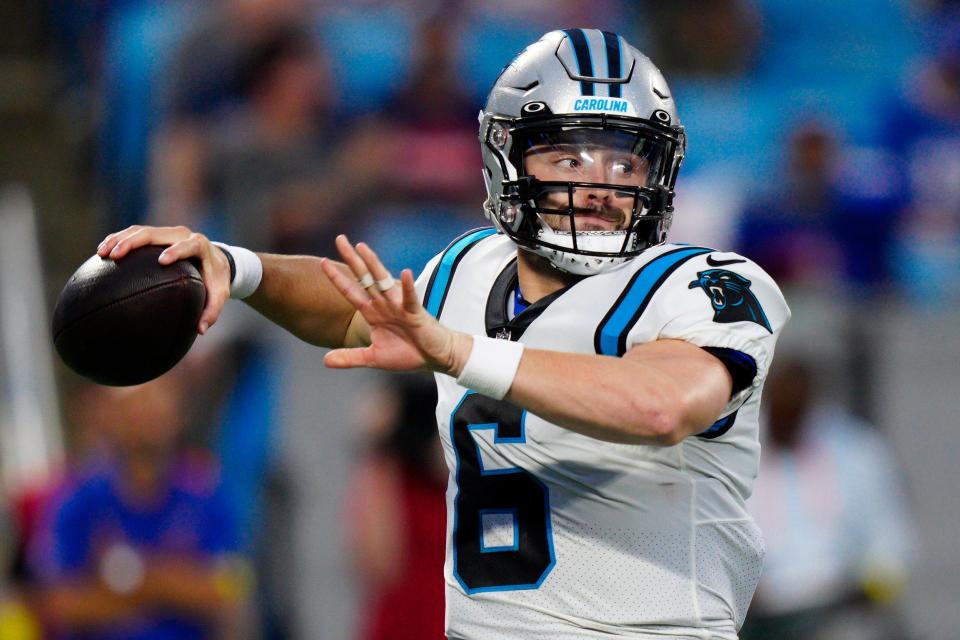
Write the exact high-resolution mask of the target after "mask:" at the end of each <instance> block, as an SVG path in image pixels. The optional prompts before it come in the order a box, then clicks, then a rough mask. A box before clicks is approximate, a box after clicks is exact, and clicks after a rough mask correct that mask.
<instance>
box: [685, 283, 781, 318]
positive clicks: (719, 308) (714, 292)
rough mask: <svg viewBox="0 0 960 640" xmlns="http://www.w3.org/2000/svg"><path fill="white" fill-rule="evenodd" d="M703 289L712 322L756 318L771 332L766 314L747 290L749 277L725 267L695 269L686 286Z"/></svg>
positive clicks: (748, 289) (748, 288)
mask: <svg viewBox="0 0 960 640" xmlns="http://www.w3.org/2000/svg"><path fill="white" fill-rule="evenodd" d="M697 287H699V288H701V289H703V292H704V293H706V294H707V297H708V298H710V304H712V305H713V321H714V322H741V321H744V320H745V321H747V322H756V323H757V324H758V325H760V326H761V327H763V328H764V329H766V330H767V331H769V332H770V333H773V329H771V328H770V322H769V321H768V320H767V314H765V313H764V312H763V308H762V307H761V306H760V302H759V301H758V300H757V297H756V296H755V295H753V292H752V291H750V281H749V280H747V279H746V278H744V277H743V276H741V275H738V274H736V273H734V272H732V271H727V270H726V269H708V270H706V271H700V272H699V273H697V279H696V280H694V281H693V282H691V283H690V285H689V287H688V288H689V289H696V288H697Z"/></svg>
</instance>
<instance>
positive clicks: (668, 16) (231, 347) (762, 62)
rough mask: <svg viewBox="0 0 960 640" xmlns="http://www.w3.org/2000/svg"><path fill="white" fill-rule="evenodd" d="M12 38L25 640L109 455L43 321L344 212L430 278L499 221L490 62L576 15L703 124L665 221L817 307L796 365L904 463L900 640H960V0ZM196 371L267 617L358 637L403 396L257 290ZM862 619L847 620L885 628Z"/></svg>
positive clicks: (192, 423)
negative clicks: (135, 269) (43, 582)
mask: <svg viewBox="0 0 960 640" xmlns="http://www.w3.org/2000/svg"><path fill="white" fill-rule="evenodd" d="M0 25H2V26H0V33H2V37H0V305H2V306H0V311H2V313H0V331H2V332H0V336H2V338H0V340H2V354H3V355H2V357H0V453H2V456H0V465H2V471H3V476H2V477H3V484H2V487H3V491H4V494H3V495H4V497H3V502H0V513H2V517H0V523H2V524H0V527H2V529H0V550H2V553H0V559H2V560H3V561H4V563H3V569H4V573H3V574H0V603H2V605H0V611H3V612H6V613H2V614H0V637H18V636H17V635H13V636H3V633H4V631H3V630H4V629H7V633H11V632H10V631H9V630H10V629H20V630H21V631H22V630H23V629H26V628H28V627H29V625H28V624H27V622H25V619H24V618H23V609H19V608H18V605H19V604H22V603H24V602H26V603H29V602H30V598H29V596H30V595H31V594H32V593H34V592H33V591H32V589H34V588H35V587H36V583H37V580H38V579H37V578H36V576H35V575H34V573H33V572H32V571H31V566H32V562H33V561H32V560H31V559H30V558H31V553H32V552H31V548H32V545H33V544H35V543H34V542H33V541H32V537H37V536H42V533H43V530H44V526H46V525H45V522H46V521H47V520H46V518H47V516H45V514H46V513H48V512H49V511H50V510H51V509H54V508H55V507H54V506H52V505H51V503H52V502H55V500H54V499H53V498H50V497H49V496H50V495H52V494H54V493H55V490H52V489H51V487H52V486H56V485H57V484H58V483H62V482H65V480H64V478H65V477H69V476H70V473H71V471H70V470H72V469H74V468H76V467H78V466H81V465H82V462H83V460H84V458H85V456H87V455H90V451H91V449H96V448H97V447H99V446H102V443H100V439H102V438H103V434H99V433H97V428H98V425H97V424H96V423H97V420H98V419H102V416H103V415H104V414H102V413H101V414H97V412H96V411H92V410H90V407H98V406H102V405H103V404H104V403H106V404H107V405H109V403H110V402H111V399H110V398H111V397H110V396H109V395H104V392H102V391H99V390H96V389H91V388H89V387H87V386H86V385H85V384H84V383H83V382H82V381H80V380H78V379H77V378H76V377H75V376H73V375H72V374H70V373H69V372H67V371H65V370H64V369H63V368H62V366H61V365H60V364H59V363H58V362H56V360H55V357H54V355H53V354H52V353H51V350H50V344H49V337H48V328H47V327H48V318H49V313H50V309H51V308H52V304H53V301H54V300H55V297H56V294H57V292H58V291H59V289H60V287H61V286H62V284H63V283H64V282H65V281H66V278H67V277H68V276H69V274H70V273H71V272H72V271H73V269H75V268H76V266H77V265H78V264H79V263H80V262H81V261H82V260H83V259H85V258H86V257H87V256H89V255H90V254H92V253H93V250H94V247H95V246H96V244H97V242H98V241H99V239H100V238H101V237H102V236H103V235H104V234H105V233H107V232H109V231H111V230H116V229H118V228H120V227H122V226H125V225H127V224H131V223H135V222H144V221H150V222H162V223H186V224H189V225H191V226H194V227H196V228H198V229H201V230H203V231H205V232H206V233H208V235H211V236H215V237H217V238H221V239H224V240H226V241H229V242H233V243H235V244H242V245H245V246H248V247H250V248H253V249H259V250H275V251H282V252H306V253H313V254H328V253H329V252H330V249H331V243H332V237H333V234H334V233H335V232H339V231H346V232H348V233H351V234H352V235H353V236H356V237H357V238H362V239H364V240H367V241H368V242H370V243H371V244H372V245H373V246H374V247H377V248H379V249H380V250H381V252H382V254H383V255H384V256H385V258H386V261H387V262H388V264H390V265H392V266H393V267H394V268H399V267H404V266H411V267H414V268H415V269H416V268H419V267H420V266H422V265H423V263H424V262H425V261H426V259H427V258H428V257H429V256H430V255H432V254H433V253H435V252H436V251H438V250H440V249H441V248H442V247H443V246H444V245H445V244H446V242H447V241H448V240H449V239H450V238H452V237H453V236H454V235H455V234H456V233H458V232H459V231H461V230H464V229H467V228H470V227H472V226H480V225H482V224H483V220H482V218H481V213H480V207H479V204H480V202H481V199H482V197H483V194H482V181H481V180H480V163H479V153H478V152H477V147H476V142H475V135H476V131H475V128H476V124H475V122H476V121H475V115H476V113H477V111H478V110H479V108H480V107H481V106H482V99H483V96H484V95H485V92H486V91H487V89H488V88H489V86H490V84H491V83H492V81H493V79H494V78H495V77H496V74H497V73H498V71H499V70H500V68H501V67H502V66H503V64H504V63H506V62H507V61H508V60H509V59H510V58H512V57H513V56H514V55H515V54H516V53H517V52H518V51H519V50H520V49H521V48H522V47H523V46H525V44H527V43H528V42H530V41H532V40H534V39H536V38H537V37H539V35H541V34H542V33H543V32H545V31H547V30H550V29H553V28H564V27H568V26H571V25H577V26H590V27H599V28H604V29H609V30H615V31H618V32H620V33H622V34H623V35H624V36H625V37H626V38H627V39H628V40H630V41H631V42H633V43H634V44H636V45H637V46H638V47H639V48H640V49H641V50H643V51H645V52H647V53H648V54H649V55H650V56H651V57H652V58H653V60H654V61H655V62H656V63H657V64H658V65H659V66H660V67H661V69H662V70H663V71H664V74H665V75H666V77H667V78H668V81H669V82H670V85H671V88H672V90H673V92H674V95H675V96H676V99H677V103H678V106H679V111H680V116H681V119H682V121H683V123H684V124H685V125H686V127H687V130H688V134H689V139H690V146H689V150H688V154H687V159H686V163H685V166H684V169H683V171H682V172H681V178H680V181H679V196H678V200H677V211H676V215H675V224H674V229H673V232H672V235H671V239H673V240H675V241H686V242H692V243H698V244H706V245H709V246H716V247H721V248H734V249H738V250H741V251H743V252H744V253H746V254H747V255H749V256H751V257H753V258H755V259H757V260H758V261H759V262H760V263H761V265H763V266H765V267H766V268H768V270H770V271H771V272H772V273H774V274H775V275H776V276H777V277H778V280H779V281H780V282H781V284H782V285H783V287H784V290H785V293H786V295H787V299H788V301H789V302H790V304H791V306H792V308H793V311H794V320H793V322H792V324H791V325H790V326H789V327H788V330H787V332H786V333H785V335H784V337H783V340H782V346H781V348H780V353H779V355H780V358H781V359H784V360H792V359H800V360H802V361H804V362H806V363H807V364H809V365H811V366H812V367H813V369H814V371H815V372H816V375H815V379H816V381H817V384H816V389H817V393H818V394H819V397H821V398H822V399H823V401H824V402H826V401H830V402H833V403H834V404H835V405H836V406H838V407H839V408H840V410H841V411H842V412H844V413H845V415H847V416H848V417H849V418H850V419H853V418H856V419H857V420H861V421H864V422H866V423H869V425H871V427H870V428H871V430H872V433H874V434H877V435H878V436H879V440H878V441H879V442H880V443H881V444H879V445H878V446H879V447H880V448H884V447H886V448H888V449H889V451H890V452H892V453H891V455H892V457H893V459H894V462H893V465H894V466H892V467H889V468H887V469H888V473H887V474H886V475H889V476H893V477H892V478H886V479H887V480H890V483H889V485H890V487H892V488H891V489H890V491H892V492H901V491H902V493H903V495H904V496H905V500H906V510H905V511H904V512H903V513H902V514H900V515H899V517H898V518H897V520H898V522H897V523H895V526H897V527H900V528H901V529H902V532H904V535H905V536H906V538H907V539H908V541H909V543H908V544H903V545H901V546H900V547H897V549H899V550H898V551H896V552H892V553H891V555H890V556H889V557H886V558H883V557H881V558H880V561H881V564H883V562H886V565H887V568H888V569H889V570H888V571H885V572H880V573H879V574H874V575H873V576H872V578H871V580H872V583H871V588H869V589H867V590H866V591H867V592H868V593H869V594H871V595H872V597H873V598H874V600H876V601H884V602H886V603H887V604H885V605H883V606H882V607H880V608H882V609H883V610H884V614H883V615H885V616H890V619H897V620H899V621H901V622H902V623H903V627H902V629H908V630H909V632H907V631H897V632H895V635H891V637H911V638H930V639H939V638H943V639H950V638H957V637H958V632H957V629H960V609H958V608H957V607H956V604H955V603H956V593H957V592H958V590H960V578H958V576H960V555H958V554H957V553H956V551H955V538H956V535H957V534H958V533H960V522H958V519H960V515H958V514H960V504H958V498H957V492H956V490H955V487H957V486H960V471H958V465H957V464H956V461H957V458H958V453H960V448H958V446H957V444H956V442H957V440H956V427H957V418H956V406H957V404H956V397H957V392H958V391H960V385H958V379H960V371H958V364H957V363H958V362H960V337H958V334H957V331H956V328H957V326H960V304H958V302H960V294H958V291H960V288H958V287H957V286H956V283H955V280H956V277H957V276H958V275H960V6H958V4H957V3H955V2H951V1H949V0H939V1H937V0H912V1H908V0H899V1H897V2H894V1H889V0H849V1H846V2H827V1H826V0H756V1H750V0H676V1H673V2H631V1H626V0H591V1H589V2H578V1H575V0H555V1H553V2H539V1H536V0H522V1H508V0H489V1H486V2H479V1H477V2H471V1H459V2H441V1H439V0H436V1H430V0H394V1H388V0H380V1H374V0H366V1H364V0H344V1H341V2H337V3H328V2H323V1H321V0H218V1H212V0H211V1H209V2H204V3H197V2H189V1H183V2H180V1H176V0H48V1H47V2H42V3H41V2H5V3H2V4H0ZM113 357H122V354H115V355H114V356H113ZM172 375H173V376H175V377H178V378H180V379H182V380H183V381H184V382H183V385H184V386H186V387H188V388H189V389H190V392H189V393H187V394H185V397H184V398H182V399H181V400H182V404H180V405H177V406H179V407H180V409H178V411H182V412H183V415H184V416H186V422H187V431H186V434H185V442H186V444H188V445H190V446H191V448H194V449H199V450H202V451H204V452H205V454H204V455H205V456H206V457H205V460H206V462H208V463H210V464H211V465H213V466H215V467H216V468H217V469H218V470H219V476H220V478H221V479H222V481H223V485H224V487H225V490H226V492H227V494H228V495H229V496H230V500H231V502H232V503H233V505H234V507H235V509H236V513H237V516H238V523H239V524H238V527H239V531H240V533H241V537H242V549H243V551H244V552H245V553H246V554H248V555H249V557H250V558H252V559H253V562H254V566H255V567H256V570H257V573H258V580H257V589H256V596H255V601H256V611H257V612H258V613H257V616H258V618H257V619H258V622H257V624H256V625H254V626H253V627H251V628H255V629H257V630H258V631H256V632H254V633H253V635H254V636H257V635H259V634H260V631H259V629H263V630H264V631H263V634H264V635H265V636H269V637H296V638H299V637H303V638H307V637H309V638H349V637H359V636H358V635H357V634H358V633H359V632H355V631H354V629H356V628H357V621H358V620H366V619H368V618H369V611H370V607H372V606H376V605H375V603H374V604H371V603H372V602H373V600H372V599H371V598H372V597H373V596H371V591H375V588H373V587H371V585H376V580H371V577H370V575H369V573H370V566H369V565H370V562H371V558H369V557H365V556H363V552H362V550H361V551H360V552H358V550H357V548H356V547H357V545H356V544H355V542H356V540H355V539H353V540H352V542H353V543H354V544H350V542H351V538H352V536H354V535H356V532H357V529H356V527H362V526H364V525H363V523H364V522H367V520H365V516H364V515H363V510H364V509H365V508H373V509H374V511H376V508H375V504H374V505H373V506H371V505H370V504H367V503H366V502H365V500H366V499H368V498H369V491H368V492H367V496H366V498H364V491H363V489H362V487H363V486H366V485H365V484H364V483H369V480H370V475H371V469H373V470H376V469H378V468H379V467H378V464H379V463H378V461H379V460H381V459H382V458H383V457H384V456H387V457H389V456H390V455H393V454H394V453H396V452H395V451H394V452H392V453H391V450H390V447H389V446H387V445H385V444H384V442H385V441H387V440H389V438H387V437H386V436H385V435H384V430H385V429H388V428H389V425H388V423H390V422H391V421H394V422H395V421H396V420H399V419H401V418H397V417H396V415H398V414H397V412H394V413H393V414H391V413H390V412H389V411H386V413H385V410H383V409H382V408H380V405H390V406H393V405H398V404H399V405H402V404H403V402H402V396H400V399H399V400H398V399H397V397H396V396H389V393H390V389H397V388H400V387H398V386H397V383H396V382H395V381H392V380H387V381H384V380H382V379H380V378H379V377H377V376H375V375H373V374H370V373H367V372H352V373H348V374H331V373H330V372H327V371H325V370H324V369H323V366H322V363H321V354H320V353H318V352H317V350H315V349H312V348H309V347H306V346H304V345H302V344H298V343H296V341H295V340H293V339H292V338H290V337H289V336H287V335H285V334H283V333H282V332H280V331H278V330H275V329H273V328H271V327H269V326H267V325H266V323H265V322H262V321H260V320H259V319H258V318H256V317H254V314H252V313H249V312H247V310H246V309H244V308H243V307H242V305H240V304H237V303H231V307H230V308H229V309H228V311H227V313H226V315H225V317H224V319H223V320H222V321H221V322H220V324H219V325H218V326H217V327H216V330H214V331H213V332H212V334H211V335H210V336H209V337H207V338H203V339H201V340H199V341H198V343H197V345H196V346H195V348H194V352H193V353H192V354H191V356H190V357H189V358H188V359H187V361H185V363H184V364H183V365H181V366H180V367H179V368H178V369H177V370H176V371H175V372H174V374H172ZM385 386H386V387H387V389H386V390H385V389H384V387H385ZM403 392H404V393H414V392H412V391H410V390H408V389H404V390H403ZM388 396H389V397H388ZM98 403H100V404H98ZM408 404H409V403H408ZM386 414H389V415H386ZM399 414H401V415H405V416H407V415H408V413H405V412H403V411H400V412H399ZM410 415H416V414H415V412H413V413H412V414H410ZM98 416H99V418H98ZM391 416H392V417H391ZM408 417H409V416H408ZM385 425H387V426H385ZM872 442H873V443H874V444H876V443H877V441H872ZM91 443H93V444H91ZM394 444H395V443H394ZM850 446H855V445H850ZM871 446H872V445H871ZM849 451H850V450H849V449H847V450H844V449H843V448H841V449H840V450H839V454H840V455H841V456H842V455H844V454H845V453H849ZM881 457H882V456H881ZM838 465H839V467H840V468H842V467H843V463H842V461H841V462H839V463H838ZM373 475H374V476H375V475H376V474H375V473H373ZM814 480H816V481H820V482H821V483H820V484H818V485H817V486H816V487H813V488H812V490H822V491H823V493H822V495H823V496H824V500H825V501H826V502H829V500H827V497H828V496H831V495H834V494H839V493H841V490H840V489H839V488H838V487H832V486H830V484H829V482H833V481H836V482H839V481H838V480H826V481H824V480H823V479H822V478H814ZM759 482H760V483H761V484H762V483H763V482H764V478H763V477H761V479H760V481H759ZM802 482H803V479H802V478H801V481H800V484H799V485H798V487H799V490H800V491H802V490H803V489H804V487H803V484H802ZM824 482H825V483H826V484H824ZM358 485H359V486H360V487H361V489H360V490H358V489H357V486H358ZM884 486H886V485H884ZM875 493H883V492H875ZM863 495H869V491H868V492H866V493H864V494H863ZM887 497H889V496H887ZM882 499H884V497H883V496H882V495H881V497H880V498H878V500H882ZM876 507H877V509H878V510H881V511H885V512H888V513H889V509H888V508H887V506H886V504H885V503H877V505H876ZM824 517H828V516H824ZM374 520H376V519H375V518H374ZM814 521H816V518H814ZM855 535H856V534H855V533H854V532H851V533H850V536H851V540H854V537H853V536H855ZM769 536H770V533H769V532H768V538H769ZM856 544H857V543H854V542H851V545H852V546H856ZM891 548H893V547H891ZM799 549H800V550H799V551H798V553H800V552H803V553H808V554H810V555H808V556H805V557H804V561H805V562H807V563H810V564H816V563H818V562H821V561H824V562H827V561H829V562H834V561H836V558H831V559H824V558H819V557H818V556H817V555H816V548H815V547H814V548H812V549H811V548H804V547H803V546H802V545H801V546H800V547H799ZM848 551H849V550H848ZM34 553H36V552H34ZM358 553H359V556H358ZM438 553H442V551H438ZM850 553H851V555H852V554H853V552H852V551H851V552H850ZM358 558H359V559H358ZM372 562H373V564H374V565H375V564H376V559H375V558H374V559H373V561H372ZM904 572H905V573H904ZM877 576H879V578H878V577H877ZM849 578H850V582H851V584H857V583H858V581H859V582H863V583H865V582H867V581H868V580H867V578H865V577H864V575H862V574H861V573H855V574H852V575H850V576H849ZM437 579H439V576H437ZM878 580H879V582H880V584H879V585H878V584H876V582H877V581H878ZM406 586H407V587H408V588H409V589H411V590H417V589H421V588H423V587H422V586H421V585H420V584H409V585H406ZM901 587H903V589H902V591H901ZM787 599H788V600H789V598H787ZM820 604H824V603H820ZM827 604H829V603H827ZM838 606H844V605H843V604H842V603H840V604H839V605H838ZM11 612H13V613H11ZM17 612H19V613H17ZM891 612H892V613H891ZM851 620H852V622H850V624H848V625H847V626H846V627H844V628H843V630H842V631H841V630H836V631H832V632H830V633H833V634H834V635H833V636H829V637H836V638H844V637H858V636H857V635H856V634H857V633H860V634H861V636H860V637H864V636H863V635H862V634H864V633H867V634H869V632H865V631H863V630H864V629H866V628H868V627H867V625H868V624H869V622H867V621H866V618H864V619H861V618H860V617H858V615H854V616H853V617H852V618H851ZM18 625H20V626H18ZM892 628H895V627H893V626H890V627H888V630H889V629H892ZM858 629H859V631H858ZM17 633H19V632H17ZM891 633H893V632H891ZM843 634H852V635H843ZM385 637H386V636H385ZM807 637H813V636H812V635H810V636H807ZM865 637H877V636H870V635H867V636H865Z"/></svg>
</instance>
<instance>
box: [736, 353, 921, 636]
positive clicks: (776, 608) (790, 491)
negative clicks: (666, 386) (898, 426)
mask: <svg viewBox="0 0 960 640" xmlns="http://www.w3.org/2000/svg"><path fill="white" fill-rule="evenodd" d="M765 394H766V395H765V398H764V402H765V404H764V408H765V410H766V412H767V415H766V420H765V425H764V426H765V429H766V431H765V434H764V437H763V439H762V443H763V456H762V457H761V460H760V479H759V480H758V482H757V486H756V489H755V491H754V495H753V497H752V498H751V500H750V502H749V506H750V510H751V512H752V513H753V516H754V518H756V520H757V523H758V524H759V525H760V527H761V529H762V530H763V533H764V538H765V539H766V549H767V555H766V559H765V561H764V570H763V575H762V577H761V579H760V586H759V587H758V589H757V593H756V595H755V597H754V601H753V604H752V605H751V609H750V613H749V615H748V617H747V622H746V624H745V625H744V628H743V630H742V636H741V637H742V638H744V640H754V639H756V640H760V639H763V640H767V639H771V638H776V639H777V640H861V639H862V640H886V639H889V640H894V639H902V638H904V635H903V634H902V630H901V629H899V628H898V625H897V624H896V616H895V615H894V611H893V607H892V606H885V605H891V603H892V602H893V601H894V600H895V599H896V597H897V596H899V595H900V592H901V590H902V588H903V586H904V584H905V581H906V577H907V569H908V564H909V559H910V553H911V542H912V538H911V536H912V531H911V529H910V526H909V523H910V515H909V513H908V511H907V509H906V508H905V504H904V499H903V494H902V489H901V487H900V485H899V481H898V480H899V478H900V477H901V476H900V474H899V472H898V470H897V468H896V464H895V463H894V460H893V458H892V455H891V452H890V449H889V447H888V445H887V443H886V442H885V441H884V440H883V439H882V437H881V436H880V435H879V434H878V433H877V432H876V431H875V430H874V429H873V428H871V427H870V426H869V425H865V424H863V423H861V422H860V421H858V420H857V419H856V418H854V417H853V416H851V415H850V414H848V413H847V412H846V411H844V410H843V409H841V408H839V407H836V406H832V405H829V404H827V403H825V402H823V401H822V400H821V399H820V391H819V390H818V388H817V385H816V379H815V377H814V373H813V370H812V369H811V367H810V366H809V365H807V364H806V363H804V362H802V361H800V360H789V359H781V360H780V361H779V362H778V364H777V365H776V367H775V369H774V371H773V372H772V373H771V378H770V379H769V381H768V382H767V386H766V391H765Z"/></svg>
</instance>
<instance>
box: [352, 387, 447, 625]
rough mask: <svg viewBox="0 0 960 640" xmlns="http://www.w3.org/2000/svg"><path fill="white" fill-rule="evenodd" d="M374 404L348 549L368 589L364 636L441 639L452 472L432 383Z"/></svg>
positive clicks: (386, 393)
mask: <svg viewBox="0 0 960 640" xmlns="http://www.w3.org/2000/svg"><path fill="white" fill-rule="evenodd" d="M381 396H382V397H379V398H374V399H372V401H371V402H369V403H368V404H367V409H368V410H370V411H371V413H372V415H369V416H367V417H366V418H365V419H366V421H367V424H368V426H369V427H370V429H371V434H370V437H371V443H370V447H369V453H368V454H367V455H366V456H365V458H364V459H363V460H362V462H361V465H360V467H359V468H358V469H357V471H356V477H355V480H354V482H353V483H352V486H353V490H352V491H351V492H350V494H349V495H348V496H347V498H348V502H347V504H348V510H349V515H350V518H349V520H350V531H349V538H348V544H349V546H350V547H351V549H352V552H353V556H354V559H355V562H356V566H357V569H358V571H359V575H360V578H361V581H362V582H363V586H364V587H365V590H366V606H363V607H361V611H362V619H361V623H360V625H359V626H360V628H359V630H358V636H357V637H358V638H360V639H362V640H434V639H435V640H440V639H441V638H443V637H444V634H443V615H444V614H443V561H444V549H445V546H444V545H445V536H446V527H445V517H446V507H445V501H444V493H445V490H446V479H447V469H446V466H445V464H444V460H443V450H442V449H441V446H440V439H439V438H438V436H437V422H436V417H435V416H434V407H435V406H436V400H437V394H436V389H435V388H434V386H433V385H432V383H431V382H430V381H429V380H425V379H419V378H396V379H395V380H394V382H393V384H392V385H391V386H390V387H384V389H383V390H382V392H381Z"/></svg>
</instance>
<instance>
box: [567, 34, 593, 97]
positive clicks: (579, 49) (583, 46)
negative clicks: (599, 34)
mask: <svg viewBox="0 0 960 640" xmlns="http://www.w3.org/2000/svg"><path fill="white" fill-rule="evenodd" d="M564 33H566V34H567V37H568V38H569V39H570V46H572V47H573V53H574V55H576V57H577V73H578V74H579V75H580V76H581V77H585V78H592V77H593V55H592V54H591V53H590V43H589V42H588V41H587V36H586V34H585V33H584V32H583V29H565V30H564ZM580 93H581V94H583V95H585V96H592V95H593V83H592V82H588V81H586V80H581V81H580Z"/></svg>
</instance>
